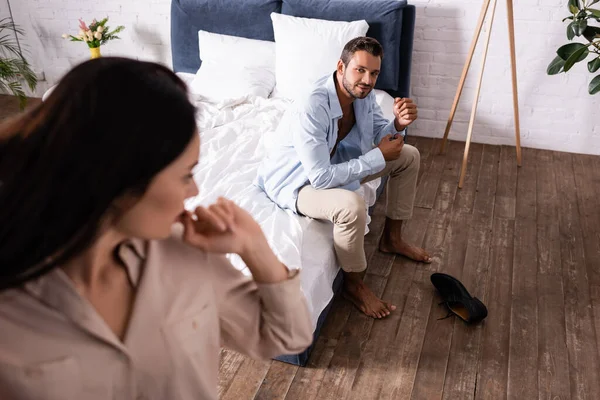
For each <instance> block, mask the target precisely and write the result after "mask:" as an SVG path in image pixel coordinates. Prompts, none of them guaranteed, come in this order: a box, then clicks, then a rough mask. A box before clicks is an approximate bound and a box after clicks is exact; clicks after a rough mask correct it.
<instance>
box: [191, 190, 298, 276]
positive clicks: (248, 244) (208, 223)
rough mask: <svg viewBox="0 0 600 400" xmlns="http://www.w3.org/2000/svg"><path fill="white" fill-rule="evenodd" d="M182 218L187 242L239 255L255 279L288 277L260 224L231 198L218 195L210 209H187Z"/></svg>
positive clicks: (209, 250)
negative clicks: (191, 210) (192, 210)
mask: <svg viewBox="0 0 600 400" xmlns="http://www.w3.org/2000/svg"><path fill="white" fill-rule="evenodd" d="M193 216H195V218H194V217H193ZM181 221H182V222H183V226H184V228H185V230H184V233H183V240H184V241H185V242H187V243H188V244H191V245H192V246H195V247H198V248H200V249H202V250H204V251H206V252H210V253H223V254H225V253H235V254H238V255H239V256H240V257H241V258H242V260H243V261H244V263H245V264H246V265H247V266H248V269H250V272H251V273H252V276H253V277H254V280H255V281H257V282H261V283H275V282H281V281H284V280H286V279H287V278H288V270H287V267H286V266H285V265H283V264H282V263H281V262H280V261H279V259H278V258H277V256H276V255H275V253H273V250H272V249H271V248H270V247H269V244H268V242H267V239H266V238H265V235H264V234H263V231H262V229H261V228H260V225H258V223H257V222H256V221H255V220H254V218H252V216H251V215H250V214H248V212H246V210H244V209H243V208H241V207H238V206H237V205H236V204H235V203H234V202H232V201H231V200H227V199H225V198H223V197H219V199H218V200H217V202H216V203H215V204H212V205H210V206H208V207H207V208H204V207H198V208H196V210H194V213H193V214H192V213H190V212H186V214H185V216H183V217H182V219H181Z"/></svg>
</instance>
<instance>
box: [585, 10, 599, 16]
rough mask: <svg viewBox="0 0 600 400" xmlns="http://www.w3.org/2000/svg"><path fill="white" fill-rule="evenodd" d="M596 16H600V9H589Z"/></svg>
mask: <svg viewBox="0 0 600 400" xmlns="http://www.w3.org/2000/svg"><path fill="white" fill-rule="evenodd" d="M587 10H588V11H589V12H590V13H591V14H592V15H593V16H594V17H595V18H600V10H596V9H594V8H588V9H587Z"/></svg>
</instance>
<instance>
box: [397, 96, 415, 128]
mask: <svg viewBox="0 0 600 400" xmlns="http://www.w3.org/2000/svg"><path fill="white" fill-rule="evenodd" d="M394 116H395V117H396V119H395V121H394V125H395V128H396V130H397V131H401V130H403V129H404V128H406V127H407V126H408V125H410V124H412V123H413V121H414V120H416V119H417V105H416V104H415V103H413V101H412V99H408V98H404V97H402V98H401V97H396V98H395V99H394Z"/></svg>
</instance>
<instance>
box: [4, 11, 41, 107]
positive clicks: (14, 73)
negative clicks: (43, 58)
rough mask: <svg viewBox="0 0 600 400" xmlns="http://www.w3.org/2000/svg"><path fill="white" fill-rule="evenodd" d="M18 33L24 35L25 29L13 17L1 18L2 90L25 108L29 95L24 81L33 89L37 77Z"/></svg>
mask: <svg viewBox="0 0 600 400" xmlns="http://www.w3.org/2000/svg"><path fill="white" fill-rule="evenodd" d="M18 35H23V30H22V29H21V28H19V27H18V26H16V25H15V24H14V22H13V21H12V19H10V18H3V19H0V91H1V92H9V93H12V94H13V95H14V96H16V97H17V98H18V99H19V106H20V107H21V109H23V108H24V107H25V104H26V102H27V96H26V95H25V92H24V90H23V85H22V82H23V81H25V83H26V84H27V86H28V87H29V88H30V89H31V90H35V88H36V86H37V77H36V75H35V73H34V72H33V70H32V69H31V66H30V65H29V63H28V62H27V60H26V59H25V57H24V56H23V52H22V51H21V48H20V46H19V44H18V42H17V41H16V38H17V36H18Z"/></svg>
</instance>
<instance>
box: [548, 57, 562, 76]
mask: <svg viewBox="0 0 600 400" xmlns="http://www.w3.org/2000/svg"><path fill="white" fill-rule="evenodd" d="M564 66H565V60H563V59H562V58H560V56H556V57H554V60H552V62H551V63H550V64H549V65H548V69H546V73H547V74H548V75H556V74H558V73H560V72H562V70H563V67H564Z"/></svg>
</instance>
